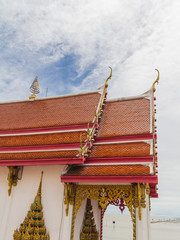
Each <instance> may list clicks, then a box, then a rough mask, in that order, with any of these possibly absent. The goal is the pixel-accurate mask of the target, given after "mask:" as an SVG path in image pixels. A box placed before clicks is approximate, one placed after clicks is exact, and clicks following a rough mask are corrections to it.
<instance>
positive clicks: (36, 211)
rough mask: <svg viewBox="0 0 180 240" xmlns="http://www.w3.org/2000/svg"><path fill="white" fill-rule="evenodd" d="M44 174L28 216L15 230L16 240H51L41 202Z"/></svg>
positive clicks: (14, 237)
mask: <svg viewBox="0 0 180 240" xmlns="http://www.w3.org/2000/svg"><path fill="white" fill-rule="evenodd" d="M42 176H43V172H42V174H41V180H40V184H39V188H38V191H37V194H36V197H35V199H34V202H33V203H32V204H31V210H30V211H28V214H27V217H26V218H25V219H24V222H23V223H22V224H21V225H20V227H19V230H18V229H16V230H15V231H14V235H13V239H14V240H50V237H49V233H46V228H45V226H44V220H43V219H42V218H43V212H42V204H41V187H42Z"/></svg>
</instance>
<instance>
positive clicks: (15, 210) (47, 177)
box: [0, 165, 72, 240]
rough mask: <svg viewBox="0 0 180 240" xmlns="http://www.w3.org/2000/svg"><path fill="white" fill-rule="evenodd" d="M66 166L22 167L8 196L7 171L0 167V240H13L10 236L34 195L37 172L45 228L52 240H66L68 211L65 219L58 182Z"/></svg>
mask: <svg viewBox="0 0 180 240" xmlns="http://www.w3.org/2000/svg"><path fill="white" fill-rule="evenodd" d="M65 167H66V166H64V165H60V166H27V167H24V170H23V177H22V180H20V181H18V184H17V186H16V187H13V188H12V192H11V196H10V197H9V196H8V181H7V176H8V169H7V167H0V239H2V240H10V239H13V233H14V230H15V229H16V228H19V226H20V224H21V223H22V222H23V220H24V218H25V217H26V215H27V212H28V210H29V209H30V205H31V203H32V202H33V201H34V197H35V195H36V193H37V190H38V186H39V182H40V177H41V171H44V175H43V183H42V204H43V213H44V220H45V226H46V229H47V231H48V232H49V234H50V239H52V240H60V239H64V240H68V239H70V229H71V219H72V207H71V206H70V209H69V216H68V217H66V214H65V205H64V203H63V201H64V185H63V184H62V183H61V181H60V175H61V172H62V171H63V170H64V169H65Z"/></svg>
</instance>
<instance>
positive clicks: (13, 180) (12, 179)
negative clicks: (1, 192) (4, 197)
mask: <svg viewBox="0 0 180 240" xmlns="http://www.w3.org/2000/svg"><path fill="white" fill-rule="evenodd" d="M8 169H9V174H8V185H9V189H8V195H9V196H10V195H11V190H12V186H16V185H17V182H18V180H20V179H21V177H22V171H23V167H8ZM19 173H20V174H19ZM19 175H20V176H19Z"/></svg>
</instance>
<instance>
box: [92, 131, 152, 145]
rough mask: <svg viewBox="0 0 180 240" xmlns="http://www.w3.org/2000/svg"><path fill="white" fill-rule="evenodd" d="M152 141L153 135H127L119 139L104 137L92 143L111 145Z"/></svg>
mask: <svg viewBox="0 0 180 240" xmlns="http://www.w3.org/2000/svg"><path fill="white" fill-rule="evenodd" d="M151 139H153V134H152V133H151V134H144V135H128V136H120V137H104V138H97V139H95V141H94V143H111V142H122V141H123V142H124V141H137V140H151Z"/></svg>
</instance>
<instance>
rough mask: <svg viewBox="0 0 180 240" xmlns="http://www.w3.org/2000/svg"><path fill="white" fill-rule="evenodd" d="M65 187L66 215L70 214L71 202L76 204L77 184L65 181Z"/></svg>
mask: <svg viewBox="0 0 180 240" xmlns="http://www.w3.org/2000/svg"><path fill="white" fill-rule="evenodd" d="M64 187H65V192H64V204H65V205H66V216H68V212H69V204H70V205H74V201H75V195H76V185H75V184H68V183H65V184H64Z"/></svg>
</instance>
